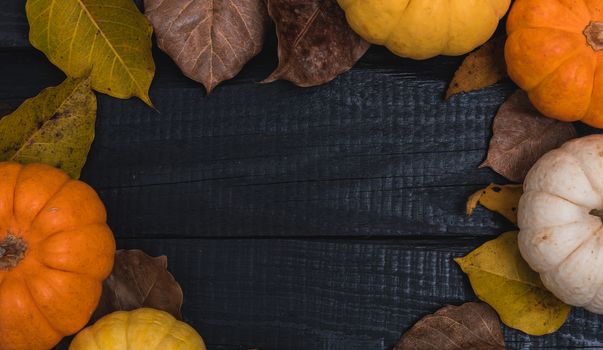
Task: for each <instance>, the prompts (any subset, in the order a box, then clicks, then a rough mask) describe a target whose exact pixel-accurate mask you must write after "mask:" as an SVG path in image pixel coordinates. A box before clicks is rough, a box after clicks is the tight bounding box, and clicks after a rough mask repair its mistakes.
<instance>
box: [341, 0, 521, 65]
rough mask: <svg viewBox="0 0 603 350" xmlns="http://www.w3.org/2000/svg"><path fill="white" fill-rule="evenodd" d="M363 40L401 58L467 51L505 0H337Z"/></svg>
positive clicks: (491, 27) (490, 29) (487, 32)
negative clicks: (383, 46)
mask: <svg viewBox="0 0 603 350" xmlns="http://www.w3.org/2000/svg"><path fill="white" fill-rule="evenodd" d="M338 2H339V5H340V6H341V8H343V10H344V11H345V13H346V17H347V19H348V23H349V24H350V26H351V27H352V28H353V29H354V30H355V31H356V33H358V34H359V35H360V36H361V37H363V38H364V39H365V40H366V41H369V42H371V43H373V44H378V45H385V46H386V47H387V48H388V49H389V50H390V51H392V52H393V53H395V54H396V55H399V56H402V57H410V58H414V59H426V58H431V57H434V56H437V55H449V56H458V55H462V54H465V53H467V52H470V51H472V50H473V49H475V48H476V47H478V46H480V45H481V44H483V43H485V42H486V41H487V40H488V39H489V38H490V37H491V36H492V34H494V31H495V30H496V27H497V26H498V22H499V21H500V19H501V18H502V17H503V16H504V15H505V13H506V12H507V10H508V9H509V4H510V2H511V0H412V1H411V0H338Z"/></svg>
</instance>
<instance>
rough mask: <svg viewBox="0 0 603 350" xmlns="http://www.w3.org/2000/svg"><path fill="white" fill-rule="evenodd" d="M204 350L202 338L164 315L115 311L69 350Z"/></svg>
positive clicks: (145, 310)
mask: <svg viewBox="0 0 603 350" xmlns="http://www.w3.org/2000/svg"><path fill="white" fill-rule="evenodd" d="M114 349H128V350H205V344H204V343H203V339H201V336H200V335H199V334H198V333H197V332H196V331H195V330H194V329H193V328H192V327H191V326H189V325H187V324H186V323H184V322H181V321H178V320H177V319H175V318H174V317H173V316H172V315H170V314H168V313H167V312H164V311H159V310H155V309H150V308H141V309H137V310H134V311H117V312H114V313H112V314H109V315H107V316H105V317H103V318H101V319H100V320H98V321H97V322H96V323H95V324H93V325H92V326H90V327H88V328H85V329H84V330H82V331H81V332H80V333H78V335H77V336H76V337H75V338H74V339H73V341H72V342H71V345H70V346H69V350H114Z"/></svg>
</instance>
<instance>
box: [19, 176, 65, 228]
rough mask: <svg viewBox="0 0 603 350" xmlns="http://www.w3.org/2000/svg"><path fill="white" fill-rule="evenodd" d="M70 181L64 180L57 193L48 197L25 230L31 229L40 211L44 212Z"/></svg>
mask: <svg viewBox="0 0 603 350" xmlns="http://www.w3.org/2000/svg"><path fill="white" fill-rule="evenodd" d="M71 181H73V180H72V179H71V178H67V180H65V182H63V184H62V185H61V186H60V187H59V188H58V189H57V191H56V192H55V193H53V195H52V196H50V197H48V200H47V201H46V202H45V203H44V205H43V206H42V207H41V208H40V210H39V211H38V212H37V213H36V215H34V217H33V218H32V219H31V221H30V222H29V227H28V228H27V230H30V229H31V227H32V226H33V224H34V222H36V220H37V219H38V216H40V213H42V211H44V209H46V206H48V203H50V201H51V200H52V199H54V198H55V197H56V196H57V195H58V194H59V193H61V191H62V190H63V189H64V188H65V186H67V184H68V183H70V182H71ZM15 187H16V186H15ZM13 210H14V204H13Z"/></svg>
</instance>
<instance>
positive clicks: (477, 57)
mask: <svg viewBox="0 0 603 350" xmlns="http://www.w3.org/2000/svg"><path fill="white" fill-rule="evenodd" d="M505 39H506V37H505V36H500V37H496V38H493V39H491V40H490V41H488V42H487V43H485V44H484V45H483V46H482V47H480V48H479V49H478V50H476V51H474V52H472V53H471V54H469V55H468V56H467V58H465V60H464V61H463V63H462V64H461V66H460V67H459V69H458V70H457V71H456V73H454V77H453V78H452V81H451V82H450V86H449V87H448V91H446V97H445V98H446V99H448V98H450V96H452V95H456V94H458V93H461V92H469V91H474V90H480V89H483V88H485V87H488V86H490V85H492V84H495V83H496V82H498V81H499V80H501V79H502V78H504V77H505V76H506V75H507V66H506V64H505V54H504V48H505Z"/></svg>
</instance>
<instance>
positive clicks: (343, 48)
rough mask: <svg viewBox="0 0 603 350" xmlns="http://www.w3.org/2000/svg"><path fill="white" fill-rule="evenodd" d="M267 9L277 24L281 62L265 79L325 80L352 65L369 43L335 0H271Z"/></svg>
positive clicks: (312, 82)
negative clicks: (351, 23)
mask: <svg viewBox="0 0 603 350" xmlns="http://www.w3.org/2000/svg"><path fill="white" fill-rule="evenodd" d="M268 12H269V13H270V17H272V19H273V20H274V23H275V24H276V33H277V36H278V58H279V65H278V67H277V68H276V70H275V71H274V72H273V73H272V74H271V75H270V76H269V77H268V78H266V80H264V82H267V83H269V82H273V81H275V80H278V79H285V80H289V81H291V82H292V83H294V84H296V85H298V86H304V87H307V86H315V85H320V84H324V83H326V82H329V81H331V80H333V79H335V77H337V76H338V75H339V74H341V73H344V72H346V71H348V70H349V69H350V68H352V66H353V65H354V64H355V63H356V61H358V60H359V59H360V57H362V55H364V53H365V52H366V50H368V48H369V47H370V44H369V43H367V42H366V41H364V40H363V39H362V38H360V37H359V36H358V35H357V34H356V33H354V31H353V30H352V29H351V28H350V26H349V25H348V23H347V22H346V19H345V14H344V12H343V10H342V9H341V8H340V7H339V5H337V2H336V0H268Z"/></svg>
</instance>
